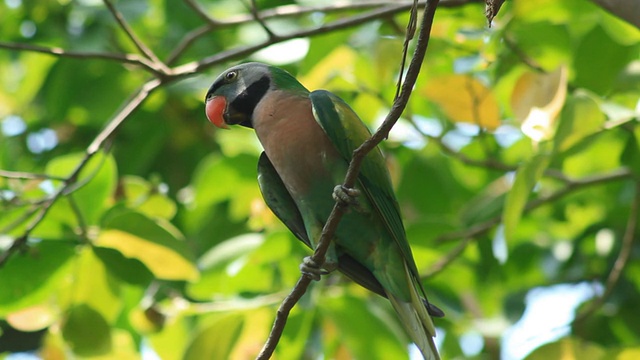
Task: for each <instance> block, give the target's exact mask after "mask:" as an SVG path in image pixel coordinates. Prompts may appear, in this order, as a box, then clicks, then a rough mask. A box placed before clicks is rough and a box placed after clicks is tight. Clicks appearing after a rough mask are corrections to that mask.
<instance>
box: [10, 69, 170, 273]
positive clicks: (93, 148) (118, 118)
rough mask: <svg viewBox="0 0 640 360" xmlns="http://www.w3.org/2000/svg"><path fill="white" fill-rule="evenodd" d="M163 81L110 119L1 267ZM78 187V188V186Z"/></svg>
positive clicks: (146, 87) (140, 93)
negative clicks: (120, 127) (124, 122)
mask: <svg viewBox="0 0 640 360" xmlns="http://www.w3.org/2000/svg"><path fill="white" fill-rule="evenodd" d="M161 84H162V82H161V81H160V80H157V79H154V80H151V81H149V82H147V83H146V84H144V85H143V86H142V87H141V88H140V90H139V91H138V92H137V93H136V94H134V96H132V97H131V98H130V99H129V100H128V101H127V102H126V104H125V105H124V106H123V107H122V109H120V110H119V111H118V112H117V113H116V115H115V116H114V117H113V118H112V119H111V120H110V121H109V123H108V124H107V126H106V127H105V128H104V129H103V130H102V131H101V132H100V133H99V134H98V136H96V138H95V139H94V140H93V142H91V144H90V145H89V146H88V147H87V150H86V153H85V155H84V157H83V158H82V160H81V161H80V162H79V163H78V165H76V167H75V169H74V170H73V171H72V172H71V173H70V174H69V176H67V177H66V178H64V180H63V183H62V186H60V188H59V189H58V190H57V191H56V192H55V193H54V194H53V195H52V196H51V197H50V198H49V199H47V200H46V201H45V202H44V203H43V205H42V206H41V207H40V208H39V209H37V210H35V211H34V213H35V217H34V218H33V219H32V220H31V222H30V223H29V225H27V227H26V229H25V231H24V233H23V234H22V235H21V236H20V237H18V238H16V239H15V240H13V243H12V244H11V246H10V247H9V248H8V249H7V250H5V251H4V252H3V253H1V254H0V268H2V266H3V265H4V264H5V263H6V262H7V260H8V259H9V257H11V255H13V254H14V253H16V252H18V251H20V250H22V249H24V248H25V247H26V245H27V241H28V240H29V236H30V235H31V233H32V232H33V230H34V229H35V228H36V227H37V226H38V225H39V224H40V223H41V222H42V220H44V218H45V216H46V215H47V213H48V212H49V210H50V209H51V207H52V206H53V204H55V202H56V201H58V200H59V199H60V198H61V197H63V196H65V195H68V194H70V193H71V189H74V185H75V184H76V182H77V180H78V177H79V175H80V172H81V171H82V170H83V169H84V168H85V166H86V165H87V164H88V163H89V160H91V158H93V156H95V155H96V154H97V153H98V151H99V150H100V149H101V148H103V146H104V144H105V142H106V141H107V139H109V137H110V136H111V135H113V133H114V132H115V130H116V129H117V128H118V126H120V125H121V124H122V122H123V121H124V120H125V119H126V118H127V117H128V116H129V115H131V113H132V112H133V111H134V110H136V109H137V108H138V107H139V106H140V105H141V104H142V103H143V102H144V100H146V99H147V98H148V97H149V95H150V94H151V92H152V91H154V90H155V89H157V88H158V87H159V86H160V85H161ZM76 189H77V188H76Z"/></svg>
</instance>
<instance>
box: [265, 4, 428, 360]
mask: <svg viewBox="0 0 640 360" xmlns="http://www.w3.org/2000/svg"><path fill="white" fill-rule="evenodd" d="M437 5H438V1H437V0H435V1H428V2H427V5H426V7H425V9H424V15H423V18H422V23H421V24H420V32H419V36H418V41H417V44H416V48H415V51H414V54H413V57H412V59H411V63H410V64H409V69H408V70H407V75H406V78H405V81H404V83H403V84H402V90H401V92H400V95H399V96H398V97H397V98H396V99H395V101H394V103H393V106H392V108H391V111H390V112H389V114H388V115H387V117H386V118H385V120H384V122H383V123H382V125H381V126H380V128H378V131H376V133H375V134H373V136H371V138H369V139H368V140H367V141H365V142H364V143H363V144H362V145H360V147H358V148H357V149H356V150H355V151H354V152H353V158H352V160H351V163H350V164H349V169H348V170H347V174H346V176H345V180H344V184H343V186H344V187H347V188H352V187H353V186H354V184H355V181H356V179H357V177H358V173H359V171H360V166H361V164H362V160H363V159H364V157H365V156H366V155H367V153H369V151H371V150H372V149H373V148H375V147H376V146H377V145H378V144H379V143H380V142H381V141H382V140H383V139H385V138H386V137H387V136H388V134H389V131H390V130H391V128H392V127H393V125H394V124H395V123H396V122H397V121H398V119H399V118H400V115H401V114H402V112H403V110H404V108H405V107H406V105H407V102H408V101H409V97H410V96H411V92H412V90H413V86H414V85H415V82H416V80H417V78H418V74H419V72H420V68H421V66H422V63H423V61H424V56H425V54H426V51H427V46H428V44H429V35H430V33H431V26H432V24H433V18H434V15H435V11H436V8H437ZM407 36H409V34H407ZM345 208H346V206H345V205H344V204H342V203H340V202H336V204H335V205H334V207H333V210H332V211H331V214H330V215H329V218H328V219H327V222H326V224H325V226H324V228H323V229H322V234H321V236H320V240H319V241H318V246H317V248H316V249H315V252H314V254H313V256H312V257H311V259H312V260H313V261H314V262H315V263H316V264H318V265H319V266H322V265H323V264H324V262H325V255H326V253H327V250H328V249H329V245H330V244H331V241H332V239H333V237H334V234H335V231H336V229H337V227H338V223H339V222H340V220H341V218H342V216H343V215H344V212H345ZM310 282H311V278H310V277H309V276H308V275H305V274H303V275H302V276H301V277H300V279H299V280H298V283H297V284H296V286H295V287H294V288H293V290H292V291H291V293H290V294H289V296H287V297H286V298H285V300H284V301H283V303H282V305H280V308H279V309H278V312H277V315H276V319H275V321H274V324H273V327H272V329H271V333H270V334H269V338H268V339H267V342H266V343H265V345H264V347H263V348H262V351H261V352H260V354H259V355H258V359H259V360H266V359H269V358H270V357H271V355H272V354H273V352H274V351H275V348H276V345H277V344H278V341H279V340H280V337H281V336H282V332H283V331H284V326H285V324H286V322H287V318H288V315H289V312H290V311H291V309H292V308H293V306H294V305H295V304H296V303H297V302H298V300H299V299H300V298H301V297H302V295H304V293H305V291H306V289H307V287H308V286H309V283H310Z"/></svg>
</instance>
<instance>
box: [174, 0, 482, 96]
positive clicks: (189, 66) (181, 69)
mask: <svg viewBox="0 0 640 360" xmlns="http://www.w3.org/2000/svg"><path fill="white" fill-rule="evenodd" d="M472 2H477V1H476V0H446V1H443V2H442V3H441V4H442V5H439V6H447V7H454V6H461V5H464V4H468V3H472ZM387 4H392V5H386V6H382V7H378V8H376V9H374V10H371V11H368V12H365V13H362V14H357V15H354V16H351V17H347V18H342V19H339V20H336V21H333V22H330V23H328V24H324V25H322V26H319V27H317V28H313V29H305V30H300V31H296V32H294V33H291V34H287V35H279V36H278V38H277V39H267V40H266V41H263V42H260V43H259V44H255V45H249V46H244V47H237V48H234V49H231V50H228V51H223V52H219V53H217V54H215V55H212V56H209V57H207V58H205V59H202V60H200V61H193V62H189V63H186V64H183V65H180V66H177V67H175V68H173V69H172V70H173V72H172V75H173V76H174V78H181V77H186V76H190V75H193V74H195V73H198V72H200V71H202V70H204V69H207V68H210V67H212V66H214V65H216V64H218V63H221V62H223V61H227V60H230V59H234V58H239V57H242V56H247V55H250V54H252V53H254V52H256V51H258V50H261V49H263V48H265V47H267V46H270V45H273V44H276V43H280V42H284V41H287V40H291V39H297V38H303V37H310V36H314V35H319V34H324V33H328V32H331V31H336V30H341V29H346V28H349V27H354V26H358V25H361V24H364V23H367V22H369V21H371V20H373V19H378V18H384V17H388V16H391V15H394V14H398V13H400V12H403V11H406V10H408V9H410V8H411V6H412V5H413V3H412V2H403V3H400V4H399V5H397V4H396V3H394V2H392V3H389V2H387ZM418 4H426V2H424V1H419V2H418ZM265 13H267V10H265V12H261V13H260V16H261V17H262V18H263V19H266V18H268V17H269V16H266V15H265ZM267 14H268V13H267ZM251 19H252V18H251ZM243 21H244V20H243ZM202 31H203V32H202V34H203V35H204V34H206V33H207V32H208V31H204V29H203V30H202ZM175 56H176V55H174V57H175ZM403 108H404V107H403Z"/></svg>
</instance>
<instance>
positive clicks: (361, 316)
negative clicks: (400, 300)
mask: <svg viewBox="0 0 640 360" xmlns="http://www.w3.org/2000/svg"><path fill="white" fill-rule="evenodd" d="M319 305H320V308H321V311H322V314H323V315H324V316H326V318H325V320H324V321H326V322H327V323H328V324H327V325H326V326H325V328H327V327H330V328H333V329H336V330H335V331H337V333H334V334H325V335H326V337H328V338H329V339H331V338H332V337H333V338H334V339H333V340H334V341H336V342H337V343H336V344H332V346H331V345H330V346H331V347H336V346H345V345H346V347H347V349H348V350H347V353H348V354H350V357H351V358H354V359H407V358H408V355H407V346H408V340H407V338H408V337H407V335H405V334H404V333H403V329H402V328H401V327H400V324H399V323H398V322H397V321H396V320H395V319H394V317H393V316H394V315H392V314H389V313H387V311H389V310H388V308H387V309H383V308H380V307H378V306H377V305H376V304H375V303H373V302H372V303H367V302H365V301H364V300H363V299H360V298H355V297H351V296H341V297H325V298H324V300H323V301H322V303H321V304H319ZM329 324H331V325H329ZM335 337H337V338H335ZM336 355H337V354H334V356H336Z"/></svg>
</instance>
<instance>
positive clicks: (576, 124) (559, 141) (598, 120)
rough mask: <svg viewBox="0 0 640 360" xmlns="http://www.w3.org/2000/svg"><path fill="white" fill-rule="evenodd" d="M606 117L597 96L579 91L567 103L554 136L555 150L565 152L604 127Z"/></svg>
mask: <svg viewBox="0 0 640 360" xmlns="http://www.w3.org/2000/svg"><path fill="white" fill-rule="evenodd" d="M605 120H606V117H605V115H604V113H603V112H602V110H600V106H599V105H598V102H597V101H596V99H595V96H593V95H591V94H589V93H587V92H585V91H579V92H577V93H576V94H575V95H574V96H572V97H570V98H569V99H568V101H567V102H566V103H565V106H564V109H563V111H562V115H561V116H560V122H559V123H558V129H557V130H556V135H555V138H554V140H553V141H554V151H555V152H558V153H560V152H563V151H566V150H567V149H569V148H571V147H572V146H573V145H575V144H576V143H578V142H579V141H580V140H582V139H583V138H585V137H587V136H589V135H591V134H594V133H597V132H598V131H600V130H602V129H603V125H604V122H605Z"/></svg>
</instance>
